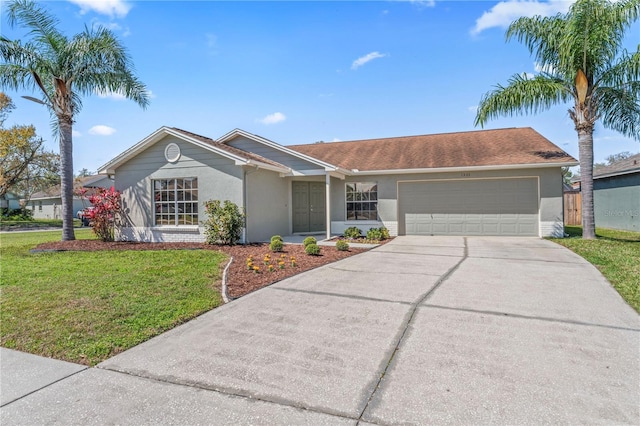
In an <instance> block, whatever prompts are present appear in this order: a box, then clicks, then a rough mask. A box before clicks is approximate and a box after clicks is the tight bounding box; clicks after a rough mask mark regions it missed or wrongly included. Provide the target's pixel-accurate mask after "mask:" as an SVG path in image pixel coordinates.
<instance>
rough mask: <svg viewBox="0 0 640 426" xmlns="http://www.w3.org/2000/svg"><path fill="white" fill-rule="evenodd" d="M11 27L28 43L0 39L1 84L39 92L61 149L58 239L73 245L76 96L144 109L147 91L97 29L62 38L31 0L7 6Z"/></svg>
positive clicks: (121, 51)
mask: <svg viewBox="0 0 640 426" xmlns="http://www.w3.org/2000/svg"><path fill="white" fill-rule="evenodd" d="M7 18H8V20H9V24H10V25H11V26H12V27H13V26H15V25H20V26H23V27H25V28H26V29H27V30H29V33H28V36H29V40H28V41H25V42H24V43H23V42H21V41H20V40H9V39H7V38H5V37H0V56H1V57H2V61H3V63H0V85H1V86H2V87H6V88H9V89H12V90H21V89H28V90H32V91H36V92H38V93H40V95H41V96H40V99H36V98H31V97H28V96H27V98H29V99H31V100H34V101H36V102H38V103H41V104H43V105H46V106H47V108H48V109H49V112H50V114H51V118H52V120H51V122H52V125H53V127H54V134H55V135H56V136H57V137H58V139H59V144H60V169H61V176H60V177H61V191H62V239H63V240H73V239H75V235H74V232H73V137H72V130H73V123H74V118H75V116H76V114H77V113H78V112H79V111H80V109H81V107H82V101H81V98H80V96H81V95H92V94H95V93H109V92H117V93H121V94H123V95H124V96H126V97H127V98H129V99H131V100H133V101H134V102H136V103H138V104H139V105H140V106H141V107H142V108H145V107H146V106H147V105H148V103H149V96H148V91H147V89H146V87H145V86H144V84H142V83H141V82H140V81H139V80H138V78H137V77H136V76H135V75H134V73H133V64H132V62H131V59H130V57H129V55H128V53H127V51H126V50H125V48H124V47H123V46H122V45H121V44H120V42H119V41H118V40H117V38H116V37H115V35H114V34H113V33H112V32H111V31H109V30H108V29H106V28H103V27H96V28H92V29H89V28H87V27H85V29H84V31H83V32H81V33H79V34H76V35H74V36H73V37H72V38H67V37H66V36H65V35H63V34H62V33H61V32H60V31H58V29H57V28H56V26H57V25H58V20H57V19H56V18H55V17H54V16H52V15H51V14H50V13H48V11H47V10H45V9H44V8H42V7H41V6H40V5H39V4H36V3H34V2H33V1H31V0H16V1H13V2H12V3H10V4H9V5H8V7H7Z"/></svg>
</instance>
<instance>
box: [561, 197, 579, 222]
mask: <svg viewBox="0 0 640 426" xmlns="http://www.w3.org/2000/svg"><path fill="white" fill-rule="evenodd" d="M564 224H565V225H582V194H581V193H580V192H578V191H575V192H573V191H572V192H565V193H564Z"/></svg>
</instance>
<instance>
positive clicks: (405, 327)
mask: <svg viewBox="0 0 640 426" xmlns="http://www.w3.org/2000/svg"><path fill="white" fill-rule="evenodd" d="M468 257H469V246H468V245H467V237H464V253H463V256H462V258H461V259H460V260H459V261H458V262H457V263H456V264H455V265H453V266H452V267H451V268H449V270H447V272H445V273H444V274H442V275H441V276H440V278H439V279H438V281H436V283H435V285H434V286H433V287H431V288H430V289H429V291H427V292H426V293H424V294H423V295H422V296H420V297H419V298H418V300H416V301H415V302H413V303H412V304H411V308H410V309H409V312H407V314H406V316H405V320H404V321H403V322H402V324H401V326H400V330H399V331H398V334H397V336H398V338H397V339H396V344H395V347H394V348H393V349H392V350H391V354H390V355H389V356H388V357H387V359H386V361H384V362H383V365H384V368H382V373H381V374H380V377H379V378H378V379H377V381H376V384H375V386H374V387H373V391H372V392H371V394H370V395H369V397H368V398H367V400H366V402H365V403H364V404H363V405H364V408H363V409H362V411H361V412H360V416H359V417H358V423H360V422H361V421H366V422H370V420H368V419H367V420H364V419H363V416H364V413H366V411H367V409H368V408H369V405H370V404H371V401H372V400H373V397H374V396H375V394H376V392H377V391H378V390H379V389H380V386H381V384H382V380H383V379H384V376H385V375H386V374H387V372H388V371H389V368H390V367H391V363H392V362H393V359H394V357H395V356H396V353H397V352H398V351H399V350H400V345H402V342H403V340H404V337H405V336H406V334H407V331H408V330H409V327H410V326H411V323H412V322H413V318H414V317H415V314H416V312H417V310H418V308H419V307H420V305H421V304H422V303H424V302H425V301H426V300H427V299H428V298H429V297H430V296H431V295H432V294H433V293H434V292H435V291H436V290H437V289H438V287H440V285H442V283H443V282H445V281H446V280H448V279H449V277H451V275H453V274H454V273H455V272H456V271H457V270H458V268H459V267H460V265H462V263H463V262H464V261H465V260H466V259H467V258H468Z"/></svg>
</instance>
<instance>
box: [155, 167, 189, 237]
mask: <svg viewBox="0 0 640 426" xmlns="http://www.w3.org/2000/svg"><path fill="white" fill-rule="evenodd" d="M153 199H154V212H155V213H154V225H197V224H198V178H174V179H154V180H153Z"/></svg>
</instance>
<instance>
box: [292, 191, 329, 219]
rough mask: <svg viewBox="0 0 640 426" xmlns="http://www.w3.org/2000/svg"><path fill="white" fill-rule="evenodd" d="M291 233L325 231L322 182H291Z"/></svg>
mask: <svg viewBox="0 0 640 426" xmlns="http://www.w3.org/2000/svg"><path fill="white" fill-rule="evenodd" d="M292 198H293V232H322V231H324V230H325V217H326V216H325V201H326V200H325V185H324V183H322V182H298V181H294V182H292Z"/></svg>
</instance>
